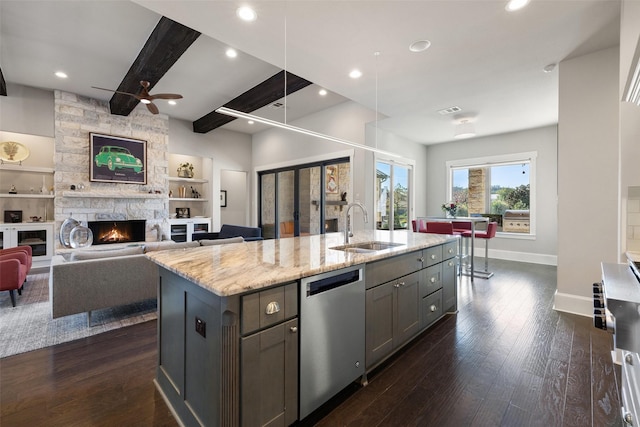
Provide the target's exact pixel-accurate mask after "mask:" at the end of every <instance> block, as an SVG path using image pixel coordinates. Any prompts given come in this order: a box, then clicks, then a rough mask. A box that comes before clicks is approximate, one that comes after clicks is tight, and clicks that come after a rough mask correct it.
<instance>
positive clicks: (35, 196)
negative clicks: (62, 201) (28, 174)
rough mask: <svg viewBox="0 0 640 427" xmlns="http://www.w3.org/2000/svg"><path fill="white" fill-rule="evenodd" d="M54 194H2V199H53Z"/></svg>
mask: <svg viewBox="0 0 640 427" xmlns="http://www.w3.org/2000/svg"><path fill="white" fill-rule="evenodd" d="M54 197H55V196H54V195H53V194H30V193H27V194H0V198H2V199H53V198H54Z"/></svg>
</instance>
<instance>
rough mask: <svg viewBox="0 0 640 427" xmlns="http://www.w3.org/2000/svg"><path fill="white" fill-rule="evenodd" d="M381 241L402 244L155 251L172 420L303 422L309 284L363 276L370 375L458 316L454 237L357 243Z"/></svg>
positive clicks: (337, 240)
mask: <svg viewBox="0 0 640 427" xmlns="http://www.w3.org/2000/svg"><path fill="white" fill-rule="evenodd" d="M372 241H377V242H389V243H393V244H394V245H395V246H391V247H388V248H386V249H381V250H357V251H351V250H350V249H352V248H350V249H348V250H339V249H335V248H336V247H340V246H343V245H344V235H343V234H342V233H329V234H325V235H316V236H305V237H295V238H287V239H275V240H263V241H258V242H246V243H239V244H229V245H222V246H203V247H199V248H192V249H187V250H175V251H173V250H171V251H161V252H151V253H148V254H147V256H148V258H149V259H151V260H152V261H154V262H156V263H157V264H158V265H159V266H160V283H159V290H158V296H159V301H158V309H159V322H158V325H159V331H158V346H159V351H158V369H157V373H156V384H157V386H158V389H159V390H160V391H161V393H162V394H163V396H164V398H165V400H166V401H167V403H168V405H169V407H170V408H172V411H173V412H174V415H175V416H176V417H177V418H179V419H180V421H181V422H182V423H183V424H184V425H205V426H237V425H264V424H267V423H268V422H274V423H275V424H274V425H289V424H291V423H293V422H295V421H296V420H298V418H299V410H298V402H299V389H298V378H299V372H298V371H299V366H301V365H299V360H298V358H299V355H303V354H304V351H303V350H304V349H301V348H299V345H300V344H299V343H300V338H299V335H304V334H305V330H304V328H300V330H299V329H298V328H299V323H298V321H299V316H300V318H301V319H303V318H304V315H305V314H304V313H299V311H300V307H301V304H300V299H302V298H304V297H305V295H303V293H304V290H303V289H302V288H301V283H302V282H303V279H306V278H309V277H311V276H318V277H324V276H323V275H326V274H327V273H332V272H336V274H338V273H339V272H340V271H351V270H353V269H354V268H356V269H358V268H359V270H361V272H362V273H361V277H362V279H363V283H366V285H363V287H362V297H361V298H362V304H363V307H364V304H365V292H366V327H363V328H362V330H357V331H356V332H357V333H358V334H361V335H363V336H364V335H365V334H366V355H365V354H364V352H365V348H363V349H362V352H363V354H362V361H361V362H360V360H358V362H356V365H360V364H361V370H362V372H364V373H366V372H368V371H369V370H371V369H372V368H373V367H375V366H377V365H378V364H379V363H380V362H382V361H383V360H385V359H386V358H387V357H388V356H389V355H391V354H392V353H393V352H394V351H396V350H397V349H399V348H401V347H402V346H403V345H404V344H406V343H407V342H408V341H409V340H410V339H412V338H413V337H415V336H416V335H417V334H418V333H419V332H420V331H422V330H424V328H426V327H428V326H429V325H431V324H432V323H433V322H435V321H437V320H438V319H439V318H441V317H442V316H443V315H444V314H445V312H447V311H455V310H456V296H455V295H456V294H455V291H456V289H455V288H456V286H455V284H456V275H455V255H456V248H457V237H455V236H447V235H435V234H425V233H412V232H407V231H395V232H388V231H362V232H358V233H356V235H355V236H354V237H353V238H351V241H350V243H352V244H357V243H362V242H372ZM358 266H359V267H358ZM365 287H366V291H365ZM327 310H329V311H328V312H327V316H328V317H335V316H336V314H337V313H332V312H330V309H327ZM301 323H302V324H304V323H303V322H301ZM364 325H365V323H364V321H363V326H364ZM302 366H304V365H302ZM301 369H302V368H301ZM364 378H365V379H366V376H365V377H364ZM355 379H357V378H356V377H354V378H353V379H352V380H355ZM303 387H304V384H301V385H300V388H303ZM305 415H306V414H305Z"/></svg>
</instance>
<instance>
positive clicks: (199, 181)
mask: <svg viewBox="0 0 640 427" xmlns="http://www.w3.org/2000/svg"><path fill="white" fill-rule="evenodd" d="M169 182H191V183H193V184H206V183H207V182H209V180H207V179H199V178H178V177H175V176H170V177H169Z"/></svg>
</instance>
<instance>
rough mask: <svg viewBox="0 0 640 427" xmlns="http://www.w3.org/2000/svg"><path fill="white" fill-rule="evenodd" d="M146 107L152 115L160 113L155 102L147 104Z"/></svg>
mask: <svg viewBox="0 0 640 427" xmlns="http://www.w3.org/2000/svg"><path fill="white" fill-rule="evenodd" d="M146 106H147V108H148V109H149V111H151V114H158V113H159V112H160V111H158V107H156V104H154V103H153V102H150V103H148V104H146Z"/></svg>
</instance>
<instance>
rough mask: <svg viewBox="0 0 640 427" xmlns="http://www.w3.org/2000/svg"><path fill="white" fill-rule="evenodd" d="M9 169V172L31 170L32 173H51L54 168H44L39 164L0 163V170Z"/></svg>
mask: <svg viewBox="0 0 640 427" xmlns="http://www.w3.org/2000/svg"><path fill="white" fill-rule="evenodd" d="M2 170H4V171H11V172H32V173H48V174H53V173H54V172H55V169H53V168H44V167H39V166H20V165H7V164H3V165H0V171H2Z"/></svg>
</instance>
